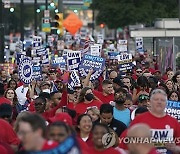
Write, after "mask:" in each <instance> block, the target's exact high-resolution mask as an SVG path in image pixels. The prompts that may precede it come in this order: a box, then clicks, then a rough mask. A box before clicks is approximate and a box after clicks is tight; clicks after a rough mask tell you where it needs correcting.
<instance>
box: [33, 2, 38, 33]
mask: <svg viewBox="0 0 180 154" xmlns="http://www.w3.org/2000/svg"><path fill="white" fill-rule="evenodd" d="M36 11H37V0H34V34H35V35H37V12H36Z"/></svg>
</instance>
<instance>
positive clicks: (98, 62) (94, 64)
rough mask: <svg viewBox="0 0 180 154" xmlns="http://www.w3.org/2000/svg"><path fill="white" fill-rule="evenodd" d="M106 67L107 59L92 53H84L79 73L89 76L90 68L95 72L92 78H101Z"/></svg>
mask: <svg viewBox="0 0 180 154" xmlns="http://www.w3.org/2000/svg"><path fill="white" fill-rule="evenodd" d="M104 67H105V59H104V58H101V57H97V56H92V55H84V56H83V58H82V61H81V62H80V64H79V73H80V75H81V76H87V74H88V72H89V70H90V69H93V70H94V72H93V74H92V75H91V78H90V80H95V79H97V78H99V76H100V75H101V73H102V72H103V69H104Z"/></svg>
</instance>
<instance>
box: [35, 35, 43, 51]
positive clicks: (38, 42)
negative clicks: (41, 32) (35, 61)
mask: <svg viewBox="0 0 180 154" xmlns="http://www.w3.org/2000/svg"><path fill="white" fill-rule="evenodd" d="M41 46H42V38H41V37H40V36H33V49H39V48H41Z"/></svg>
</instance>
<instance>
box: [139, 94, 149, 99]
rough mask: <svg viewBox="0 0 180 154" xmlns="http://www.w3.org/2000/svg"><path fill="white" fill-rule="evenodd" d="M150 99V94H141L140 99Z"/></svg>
mask: <svg viewBox="0 0 180 154" xmlns="http://www.w3.org/2000/svg"><path fill="white" fill-rule="evenodd" d="M148 99H149V96H147V95H141V96H139V100H148Z"/></svg>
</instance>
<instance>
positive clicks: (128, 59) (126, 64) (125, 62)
mask: <svg viewBox="0 0 180 154" xmlns="http://www.w3.org/2000/svg"><path fill="white" fill-rule="evenodd" d="M117 58H118V64H119V71H120V73H125V72H126V71H127V70H132V66H133V64H132V54H128V53H121V54H119V55H117Z"/></svg>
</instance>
